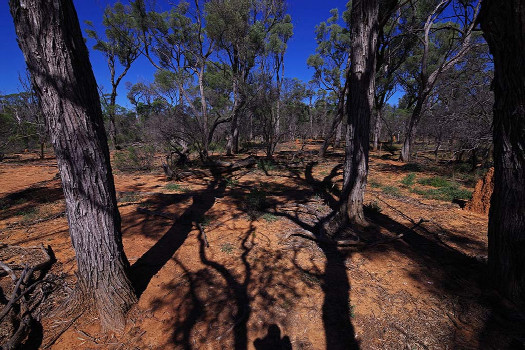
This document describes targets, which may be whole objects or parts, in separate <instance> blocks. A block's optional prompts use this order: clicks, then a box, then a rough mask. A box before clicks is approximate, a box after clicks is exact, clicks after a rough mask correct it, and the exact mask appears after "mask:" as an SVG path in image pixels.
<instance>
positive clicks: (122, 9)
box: [86, 2, 140, 149]
mask: <svg viewBox="0 0 525 350" xmlns="http://www.w3.org/2000/svg"><path fill="white" fill-rule="evenodd" d="M130 12H131V9H130V8H129V6H128V7H126V6H124V5H123V4H122V3H120V2H117V3H115V5H113V7H110V6H108V7H107V8H106V9H105V10H104V20H103V21H102V24H103V25H104V26H105V27H106V29H105V36H106V40H104V38H102V37H100V35H99V34H97V32H96V31H95V30H94V29H88V30H86V32H87V34H88V36H89V37H90V38H93V39H95V41H96V44H95V46H93V48H94V49H95V50H98V51H101V52H102V53H103V54H104V56H106V59H107V61H108V68H109V73H110V80H111V93H110V94H109V101H107V102H106V103H105V104H106V105H107V116H108V119H109V136H110V138H111V142H112V143H113V146H114V147H115V148H116V149H119V148H120V147H119V143H118V140H117V128H116V125H115V114H116V108H117V105H116V100H117V88H118V86H119V85H120V82H121V81H122V79H123V78H124V76H126V74H127V73H128V71H129V69H130V68H131V65H132V64H133V62H135V60H136V59H137V58H138V57H139V55H140V51H139V48H140V42H139V40H138V38H137V36H136V32H134V31H133V30H131V28H132V24H131V23H130V21H131V20H132V17H131V16H130ZM88 25H90V26H91V27H92V26H93V24H92V23H91V22H88ZM117 62H118V63H119V64H120V66H121V67H122V71H121V72H120V74H117V73H116V68H117V65H118V64H117Z"/></svg>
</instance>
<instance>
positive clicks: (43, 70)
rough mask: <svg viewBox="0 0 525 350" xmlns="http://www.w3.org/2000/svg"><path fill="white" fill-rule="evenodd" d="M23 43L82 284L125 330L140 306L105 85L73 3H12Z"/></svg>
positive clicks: (105, 320)
mask: <svg viewBox="0 0 525 350" xmlns="http://www.w3.org/2000/svg"><path fill="white" fill-rule="evenodd" d="M10 8H11V14H12V16H13V19H14V23H15V29H16V33H17V36H18V42H19V45H20V48H21V49H22V52H23V53H24V56H25V60H26V63H27V66H28V68H29V71H30V73H31V76H32V80H33V83H34V86H35V90H36V92H37V95H38V96H39V99H40V102H41V107H42V110H43V112H44V115H46V117H47V122H48V127H49V133H50V136H51V142H52V144H53V147H54V149H55V154H56V157H57V162H58V168H59V171H60V176H61V178H62V187H63V190H64V197H65V201H66V212H67V218H68V223H69V229H70V230H69V231H70V235H71V241H72V243H73V247H74V249H75V252H76V259H77V265H78V274H77V275H78V287H79V291H80V292H81V295H82V296H83V297H85V298H87V299H86V300H87V301H88V302H93V304H94V306H95V307H96V310H97V311H98V313H99V316H100V320H101V323H102V326H103V327H105V328H108V329H121V328H123V326H124V324H125V312H126V311H127V310H128V309H129V307H130V306H131V305H132V304H133V303H134V302H135V301H136V296H135V293H134V291H133V288H132V285H131V283H130V281H129V279H128V276H127V271H128V268H129V263H128V261H127V259H126V256H125V254H124V250H123V246H122V240H121V231H120V215H119V212H118V208H117V200H116V195H115V185H114V182H113V175H112V172H111V165H110V161H109V149H108V145H107V138H106V134H105V131H104V122H103V118H102V110H101V107H100V100H99V96H98V93H97V85H96V81H95V77H94V75H93V71H92V69H91V64H90V63H89V57H88V51H87V48H86V45H85V43H84V39H83V38H82V32H81V30H80V25H79V23H78V18H77V14H76V11H75V8H74V6H73V2H72V0H43V1H28V0H11V1H10Z"/></svg>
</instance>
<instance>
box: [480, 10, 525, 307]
mask: <svg viewBox="0 0 525 350" xmlns="http://www.w3.org/2000/svg"><path fill="white" fill-rule="evenodd" d="M481 11H482V12H481V15H480V16H481V20H480V22H481V28H482V30H483V33H484V36H485V39H486V40H487V42H488V44H489V48H490V51H491V53H492V55H493V57H494V81H493V83H492V86H493V89H494V96H495V104H494V123H493V128H494V131H493V137H494V192H493V195H492V200H491V204H490V211H489V232H488V236H489V259H488V264H489V273H490V276H491V279H492V281H493V282H494V285H495V286H496V287H497V288H498V289H499V290H500V291H501V293H502V294H503V295H505V296H506V297H508V298H509V299H511V300H512V301H514V302H515V303H517V304H518V305H520V306H522V307H523V306H525V65H523V62H524V61H525V3H524V2H523V1H519V0H509V1H504V2H500V1H492V0H489V1H487V0H484V1H483V5H482V10H481Z"/></svg>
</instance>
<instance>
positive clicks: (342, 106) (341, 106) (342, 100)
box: [319, 84, 348, 158]
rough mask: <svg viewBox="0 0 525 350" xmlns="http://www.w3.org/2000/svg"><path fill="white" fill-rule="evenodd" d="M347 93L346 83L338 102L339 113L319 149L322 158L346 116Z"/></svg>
mask: <svg viewBox="0 0 525 350" xmlns="http://www.w3.org/2000/svg"><path fill="white" fill-rule="evenodd" d="M347 93H348V84H345V86H344V88H342V89H341V90H340V93H339V101H338V102H337V115H336V116H335V117H334V119H333V120H332V126H331V128H330V131H329V132H328V135H327V136H326V137H325V139H324V141H323V144H322V145H321V148H320V149H319V157H321V158H324V157H325V155H326V151H327V150H328V146H329V145H330V141H331V140H332V137H333V136H334V134H335V133H336V131H337V128H338V127H339V125H341V121H342V120H343V118H344V115H345V107H346V103H345V101H346V99H345V97H346V94H347ZM325 119H326V118H325ZM323 136H324V135H323Z"/></svg>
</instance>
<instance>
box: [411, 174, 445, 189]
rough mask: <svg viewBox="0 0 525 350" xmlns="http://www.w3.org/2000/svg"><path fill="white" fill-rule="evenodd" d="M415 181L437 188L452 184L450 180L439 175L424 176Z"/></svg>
mask: <svg viewBox="0 0 525 350" xmlns="http://www.w3.org/2000/svg"><path fill="white" fill-rule="evenodd" d="M417 183H418V184H421V185H425V186H432V187H437V188H441V187H451V186H453V183H452V182H450V181H449V180H447V179H446V178H444V177H441V176H433V177H426V178H423V179H419V180H418V181H417Z"/></svg>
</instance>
